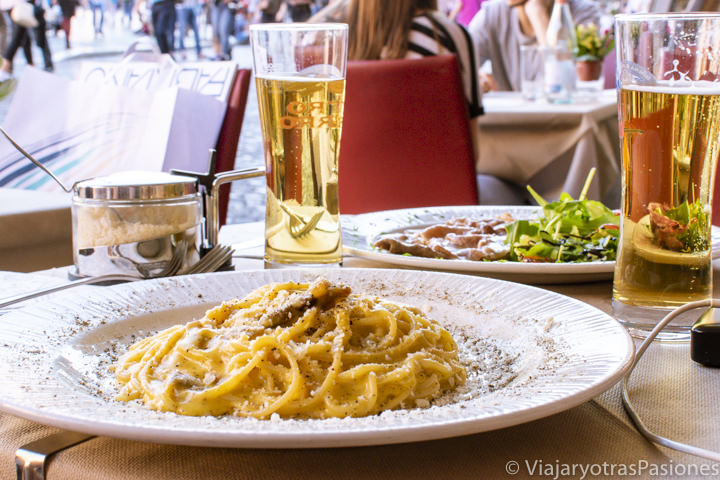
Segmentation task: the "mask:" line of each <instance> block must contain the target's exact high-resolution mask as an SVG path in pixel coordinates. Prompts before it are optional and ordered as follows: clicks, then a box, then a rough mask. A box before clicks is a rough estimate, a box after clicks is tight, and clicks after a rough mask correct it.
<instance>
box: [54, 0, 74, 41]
mask: <svg viewBox="0 0 720 480" xmlns="http://www.w3.org/2000/svg"><path fill="white" fill-rule="evenodd" d="M58 5H60V10H61V11H62V20H61V21H60V28H62V30H63V32H65V48H70V25H71V22H72V18H73V17H74V16H75V8H76V7H77V0H58Z"/></svg>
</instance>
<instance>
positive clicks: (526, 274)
mask: <svg viewBox="0 0 720 480" xmlns="http://www.w3.org/2000/svg"><path fill="white" fill-rule="evenodd" d="M505 212H509V213H510V214H512V215H513V216H515V217H516V218H518V219H529V218H537V216H538V215H539V214H540V212H541V209H540V207H523V206H460V207H427V208H412V209H404V210H388V211H381V212H372V213H365V214H361V215H348V216H343V217H342V222H341V223H342V231H343V246H344V249H345V251H346V252H347V253H349V254H352V255H356V256H359V257H364V258H368V259H371V260H374V261H378V262H383V263H389V264H392V265H397V266H400V267H405V268H419V269H426V270H427V269H430V270H444V271H452V272H465V273H474V274H482V275H485V276H491V277H494V278H502V279H506V280H513V281H520V282H523V283H534V284H543V283H571V282H585V281H597V280H609V279H612V276H613V270H614V268H615V262H585V263H522V262H505V261H497V262H474V261H471V260H446V259H440V258H422V257H411V256H408V255H398V254H394V253H389V252H387V251H386V250H381V249H377V248H374V247H373V243H374V242H375V240H376V239H377V237H378V235H380V234H382V233H387V232H391V231H398V230H404V229H406V228H409V227H419V226H423V225H428V224H432V223H439V222H445V221H447V220H450V219H451V218H454V217H463V216H472V217H479V218H488V217H493V216H495V215H499V214H501V213H505ZM712 245H713V258H716V257H717V256H718V254H719V253H720V229H718V228H717V227H712Z"/></svg>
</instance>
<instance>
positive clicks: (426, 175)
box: [339, 55, 478, 213]
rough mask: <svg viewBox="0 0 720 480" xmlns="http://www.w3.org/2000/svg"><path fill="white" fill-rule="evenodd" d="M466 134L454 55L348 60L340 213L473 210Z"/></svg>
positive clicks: (474, 190) (474, 186)
mask: <svg viewBox="0 0 720 480" xmlns="http://www.w3.org/2000/svg"><path fill="white" fill-rule="evenodd" d="M471 134H472V132H471V131H470V123H469V121H468V111H467V104H466V100H465V95H464V90H463V86H462V79H461V77H460V70H459V65H458V62H457V60H456V58H455V57H454V56H449V55H445V56H436V57H426V58H423V59H417V60H415V59H414V60H369V61H352V62H349V63H348V68H347V86H346V92H345V107H344V118H343V127H342V140H341V147H340V159H339V195H340V211H341V212H342V213H363V212H369V211H377V210H386V209H396V208H410V207H424V206H441V205H474V204H477V201H478V192H477V183H476V177H475V158H474V154H473V148H472V137H471Z"/></svg>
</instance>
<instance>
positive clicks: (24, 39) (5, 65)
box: [0, 0, 54, 82]
mask: <svg viewBox="0 0 720 480" xmlns="http://www.w3.org/2000/svg"><path fill="white" fill-rule="evenodd" d="M28 3H30V4H31V5H32V6H33V14H34V16H35V19H36V20H37V27H35V28H33V33H34V35H35V43H37V46H38V47H40V49H41V50H42V53H43V60H44V61H45V71H48V72H52V71H53V70H54V67H53V62H52V55H51V53H50V46H49V45H48V41H47V36H46V30H47V25H46V23H45V10H44V9H43V7H42V2H41V0H28ZM30 38H31V35H30V29H29V28H27V27H23V26H21V25H18V24H17V23H15V22H13V33H12V38H11V40H10V44H9V45H8V47H7V49H6V50H5V52H4V53H3V56H2V64H1V65H0V82H5V81H7V80H10V79H11V78H12V73H11V72H12V67H13V59H14V58H15V54H16V53H17V50H18V48H21V47H23V48H25V45H28V46H29V44H30ZM25 55H26V57H28V52H27V51H26V53H25ZM32 64H33V61H32V56H29V57H28V65H32Z"/></svg>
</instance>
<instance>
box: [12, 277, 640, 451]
mask: <svg viewBox="0 0 720 480" xmlns="http://www.w3.org/2000/svg"><path fill="white" fill-rule="evenodd" d="M318 276H324V277H325V278H327V279H328V280H330V281H332V282H341V283H343V284H345V285H348V286H350V287H351V288H352V289H353V292H354V293H360V294H367V295H380V296H382V297H383V298H386V299H388V300H390V301H393V302H398V303H403V304H406V305H411V306H417V307H418V308H422V309H423V310H424V311H426V312H427V313H426V314H427V315H428V316H429V317H431V318H432V319H433V320H435V321H437V322H439V323H440V324H442V325H443V326H444V327H445V328H447V329H448V331H450V333H451V334H452V335H453V338H454V339H455V341H456V342H457V345H458V353H459V358H460V361H461V363H462V364H463V365H465V366H466V370H467V380H466V381H465V383H464V384H462V385H460V386H458V387H457V388H456V389H455V390H452V391H450V392H448V393H447V394H445V395H443V396H441V397H440V398H438V399H437V401H435V400H434V401H433V403H432V404H431V405H428V406H426V407H423V408H410V409H399V410H388V411H384V412H382V413H381V414H379V415H372V416H367V417H359V418H328V419H317V420H307V419H284V418H273V417H271V418H269V419H267V420H259V419H255V418H239V417H234V416H230V415H223V416H183V415H177V414H175V413H171V412H158V411H154V410H150V409H148V408H147V407H145V406H144V405H143V404H142V403H140V402H139V401H131V402H122V401H119V400H117V399H116V398H115V397H116V395H117V393H118V388H117V384H116V383H115V377H114V373H113V365H114V363H115V362H116V361H117V358H118V357H119V356H120V355H122V354H123V353H124V352H125V351H127V348H129V345H131V344H132V343H134V342H135V341H136V340H138V339H141V338H145V337H148V336H150V335H152V334H154V333H155V332H156V331H158V330H160V329H164V328H168V327H170V326H172V325H177V324H184V323H187V322H189V321H191V320H193V319H196V318H201V317H202V316H203V315H204V312H205V311H206V310H208V309H209V308H211V307H213V306H215V305H218V304H219V303H220V302H222V301H226V300H229V299H232V298H238V297H242V296H244V295H246V294H247V293H249V292H251V291H253V290H255V289H256V288H258V287H260V286H262V285H266V284H268V283H271V282H284V281H295V282H309V281H312V280H314V279H315V278H317V277H318ZM518 299H522V300H523V301H518ZM632 358H633V343H632V340H631V339H630V337H629V335H628V333H627V331H626V330H625V328H624V327H622V326H621V325H620V324H619V323H618V322H616V321H615V320H614V319H613V318H612V317H610V316H609V315H607V314H605V313H603V312H602V311H600V310H598V309H596V308H594V307H592V306H590V305H588V304H586V303H583V302H581V301H579V300H575V299H573V298H569V297H566V296H563V295H559V294H557V293H554V292H549V291H546V290H542V289H539V288H536V287H532V286H528V285H520V284H516V283H509V282H504V281H500V280H495V279H489V278H482V277H472V276H467V275H457V274H452V273H443V272H424V271H417V270H398V269H351V268H342V269H305V270H302V269H283V270H255V271H238V272H222V273H213V274H203V275H185V276H178V277H169V278H161V279H154V280H147V281H143V282H135V283H127V284H121V285H114V286H109V287H92V286H80V287H77V288H76V289H73V290H66V291H64V292H58V293H55V294H51V295H48V296H46V297H43V298H42V299H37V300H34V301H32V302H29V303H27V304H26V305H25V306H24V307H23V308H18V309H14V310H12V311H9V312H8V313H6V314H5V315H3V316H2V321H1V322H0V383H1V384H2V385H3V387H2V389H0V410H1V411H4V412H8V413H10V414H13V415H16V416H20V417H23V418H26V419H29V420H33V421H36V422H40V423H43V424H47V425H53V426H56V427H60V428H64V429H68V430H73V431H78V432H84V433H89V434H95V435H105V436H112V437H119V438H126V439H132V440H138V441H147V442H158V443H168V444H182V445H197V446H205V447H208V446H216V447H220V446H222V447H243V448H311V447H343V446H346V447H347V446H360V445H381V444H390V443H404V442H414V441H424V440H430V439H438V438H447V437H454V436H460V435H467V434H471V433H479V432H485V431H489V430H495V429H500V428H505V427H509V426H512V425H517V424H520V423H525V422H529V421H532V420H536V419H539V418H544V417H546V416H549V415H553V414H555V413H558V412H561V411H563V410H567V409H569V408H572V407H575V406H577V405H580V404H582V403H584V402H586V401H588V400H590V399H591V398H593V397H595V396H597V395H599V394H600V393H602V392H604V391H605V390H607V389H608V388H610V387H612V386H613V385H614V384H615V383H617V381H618V380H619V379H620V378H621V377H622V376H623V374H624V373H625V372H626V371H627V369H628V368H629V366H630V364H631V362H632Z"/></svg>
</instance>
